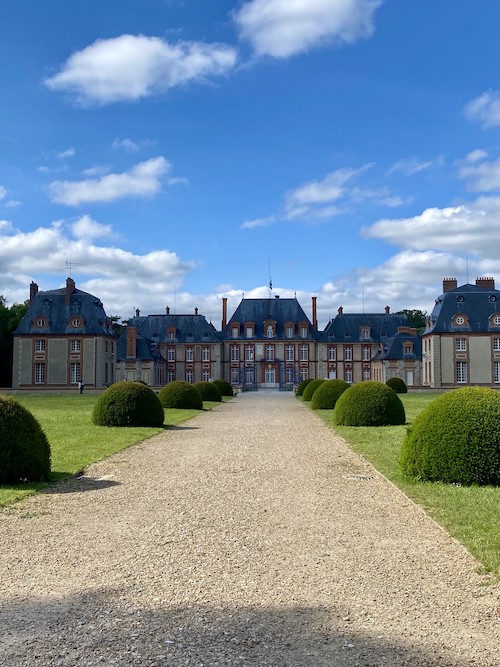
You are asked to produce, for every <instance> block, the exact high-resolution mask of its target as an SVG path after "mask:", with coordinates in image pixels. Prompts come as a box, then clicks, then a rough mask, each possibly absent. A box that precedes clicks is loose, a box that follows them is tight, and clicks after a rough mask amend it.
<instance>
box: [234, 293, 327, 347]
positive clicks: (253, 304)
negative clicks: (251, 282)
mask: <svg viewBox="0 0 500 667" xmlns="http://www.w3.org/2000/svg"><path fill="white" fill-rule="evenodd" d="M266 320H274V321H275V322H276V337H277V338H287V336H286V335H285V323H286V322H294V323H298V322H306V323H307V324H308V326H309V336H308V338H318V334H317V332H316V330H315V329H314V328H313V326H312V324H311V321H310V320H309V318H308V317H307V315H306V314H305V312H304V310H303V309H302V306H301V305H300V304H299V302H298V301H297V299H281V298H279V297H273V298H270V299H242V300H241V302H240V304H239V306H238V307H237V308H236V310H235V312H234V314H233V315H232V317H231V318H230V320H229V322H228V323H227V325H226V327H225V328H224V330H223V331H222V337H223V338H232V336H231V326H232V325H234V323H238V324H240V325H241V326H242V327H243V325H244V324H245V322H253V323H254V324H255V338H267V332H266V331H264V322H265V321H266ZM295 334H296V337H297V338H299V332H298V331H296V332H295ZM241 335H242V337H244V336H245V332H244V331H243V328H242V329H241Z"/></svg>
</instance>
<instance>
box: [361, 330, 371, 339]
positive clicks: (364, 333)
mask: <svg viewBox="0 0 500 667" xmlns="http://www.w3.org/2000/svg"><path fill="white" fill-rule="evenodd" d="M360 338H361V340H368V339H369V338H370V328H369V327H363V328H362V329H361V334H360Z"/></svg>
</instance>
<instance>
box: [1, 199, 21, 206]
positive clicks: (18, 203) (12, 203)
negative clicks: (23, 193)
mask: <svg viewBox="0 0 500 667" xmlns="http://www.w3.org/2000/svg"><path fill="white" fill-rule="evenodd" d="M22 205H23V202H22V201H19V200H18V199H9V200H8V201H6V202H5V206H6V208H17V207H18V206H22Z"/></svg>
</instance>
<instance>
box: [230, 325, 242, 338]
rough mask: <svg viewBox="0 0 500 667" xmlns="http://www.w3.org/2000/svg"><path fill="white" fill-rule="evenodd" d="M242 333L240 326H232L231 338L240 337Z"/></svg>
mask: <svg viewBox="0 0 500 667" xmlns="http://www.w3.org/2000/svg"><path fill="white" fill-rule="evenodd" d="M239 335H240V327H239V326H232V327H231V338H238V337H239Z"/></svg>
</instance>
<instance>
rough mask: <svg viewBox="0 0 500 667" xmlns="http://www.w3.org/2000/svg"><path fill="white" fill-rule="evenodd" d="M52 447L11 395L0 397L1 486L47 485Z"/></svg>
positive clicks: (29, 413) (34, 419)
mask: <svg viewBox="0 0 500 667" xmlns="http://www.w3.org/2000/svg"><path fill="white" fill-rule="evenodd" d="M49 476H50V445H49V442H48V440H47V436H46V435H45V433H44V432H43V430H42V427H41V426H40V424H39V423H38V421H37V419H36V418H35V417H34V416H33V415H32V414H31V412H30V411H29V410H27V409H26V408H25V407H24V406H22V405H21V404H20V403H18V402H17V401H16V400H15V399H14V398H12V397H11V396H3V395H0V484H17V483H19V482H46V481H48V479H49Z"/></svg>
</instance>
